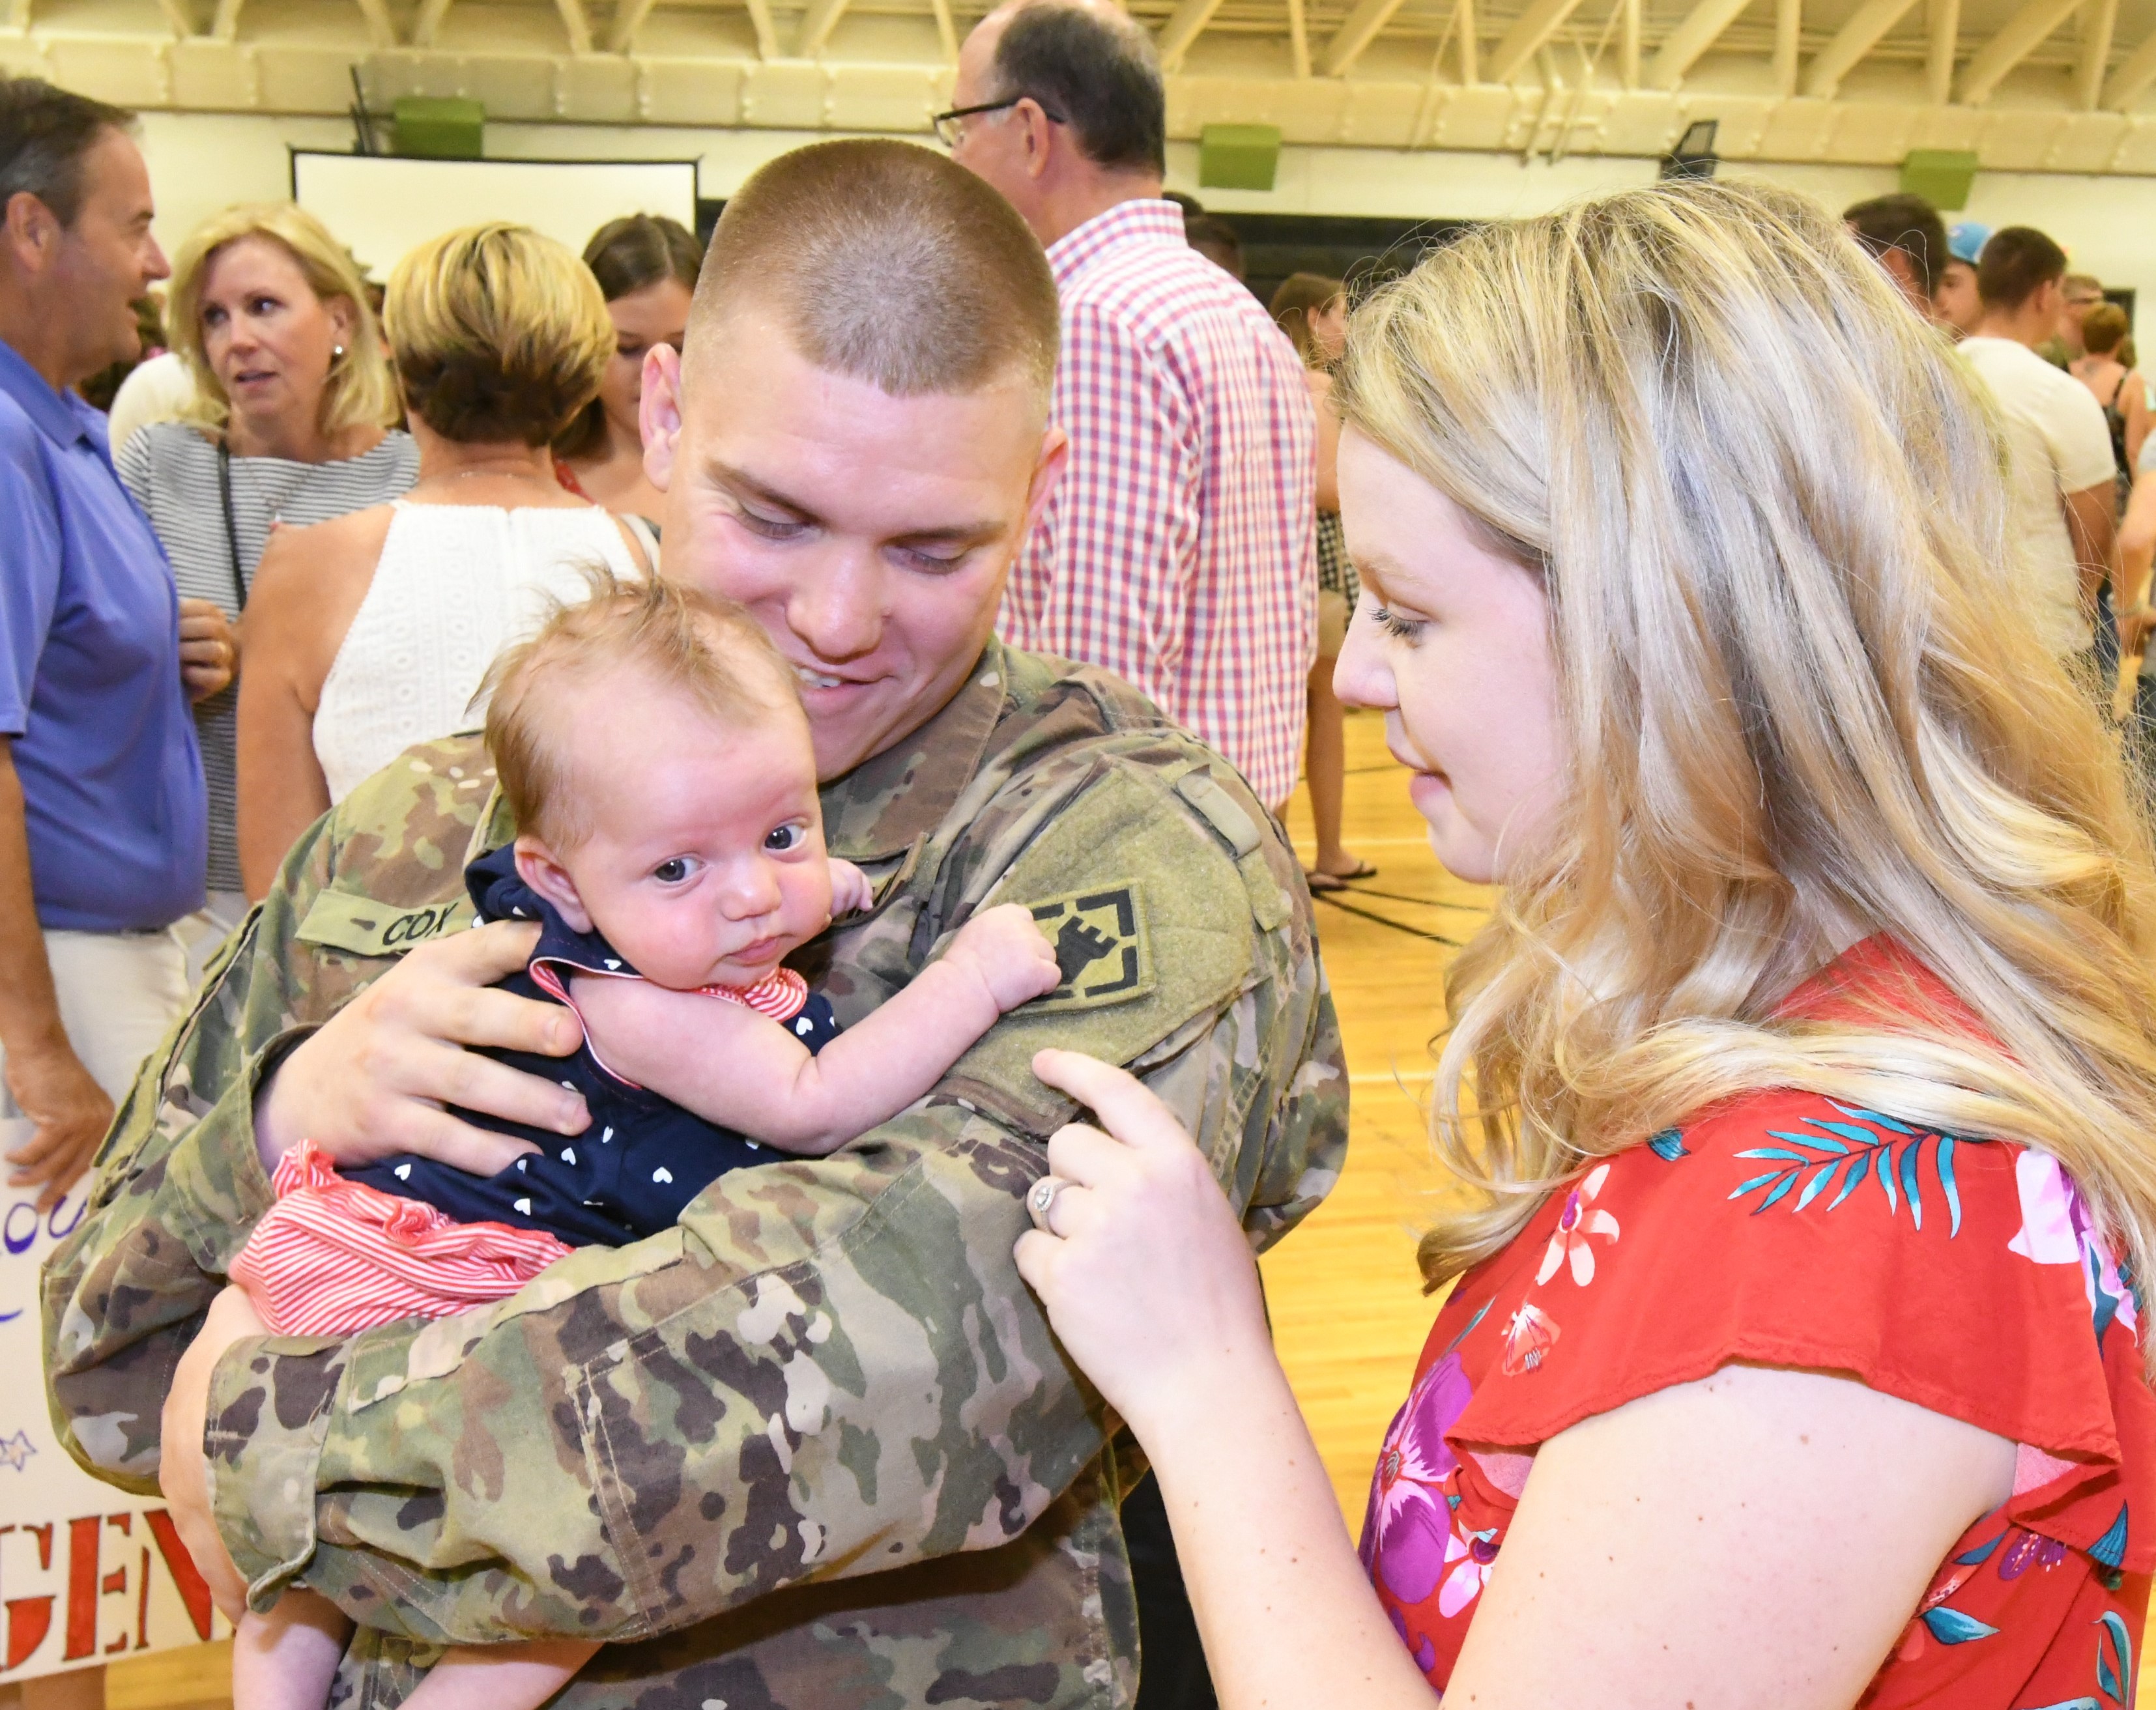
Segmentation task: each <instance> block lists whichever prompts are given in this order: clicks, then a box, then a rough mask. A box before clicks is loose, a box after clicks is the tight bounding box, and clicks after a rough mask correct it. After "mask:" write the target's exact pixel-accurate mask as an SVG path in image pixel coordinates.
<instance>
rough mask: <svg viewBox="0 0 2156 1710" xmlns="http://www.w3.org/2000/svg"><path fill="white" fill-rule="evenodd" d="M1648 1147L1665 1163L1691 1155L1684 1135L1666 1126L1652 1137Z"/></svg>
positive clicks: (1672, 1162)
mask: <svg viewBox="0 0 2156 1710" xmlns="http://www.w3.org/2000/svg"><path fill="white" fill-rule="evenodd" d="M1647 1149H1648V1150H1649V1151H1650V1152H1652V1153H1653V1154H1654V1155H1655V1156H1656V1157H1657V1158H1659V1159H1661V1160H1662V1162H1663V1163H1665V1164H1674V1163H1676V1161H1677V1160H1678V1159H1680V1158H1689V1157H1691V1151H1690V1150H1689V1149H1687V1148H1686V1145H1685V1143H1684V1135H1683V1134H1681V1133H1679V1132H1678V1131H1677V1130H1676V1129H1673V1128H1666V1129H1663V1130H1662V1131H1661V1133H1660V1134H1656V1135H1655V1136H1654V1137H1653V1138H1652V1139H1650V1140H1649V1141H1648V1142H1647Z"/></svg>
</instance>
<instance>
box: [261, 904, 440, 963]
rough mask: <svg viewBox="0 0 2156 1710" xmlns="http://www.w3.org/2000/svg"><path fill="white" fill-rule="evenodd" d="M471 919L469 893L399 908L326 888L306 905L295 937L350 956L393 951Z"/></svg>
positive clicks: (396, 952)
mask: <svg viewBox="0 0 2156 1710" xmlns="http://www.w3.org/2000/svg"><path fill="white" fill-rule="evenodd" d="M470 924H472V905H471V899H470V898H469V897H457V898H454V899H451V900H450V901H449V902H445V903H438V904H434V906H433V907H431V908H424V909H402V908H398V907H397V906H396V905H394V904H384V903H377V902H376V901H374V900H373V899H372V898H371V897H362V896H359V895H357V894H355V893H352V892H351V891H324V892H322V893H321V894H319V895H318V896H316V899H315V900H314V901H313V902H312V903H311V904H308V905H307V914H306V918H305V919H304V920H302V921H300V926H299V930H298V931H297V932H295V934H293V936H294V937H295V938H298V939H301V940H302V941H303V942H305V943H307V944H318V945H326V946H328V947H329V948H330V949H331V950H349V951H350V952H352V955H359V956H396V955H403V953H404V952H405V951H406V950H410V949H411V948H412V947H413V945H421V944H425V943H426V942H427V941H428V940H429V939H435V938H440V937H442V936H443V935H444V934H447V933H451V932H458V931H461V930H462V929H464V928H465V927H467V926H470Z"/></svg>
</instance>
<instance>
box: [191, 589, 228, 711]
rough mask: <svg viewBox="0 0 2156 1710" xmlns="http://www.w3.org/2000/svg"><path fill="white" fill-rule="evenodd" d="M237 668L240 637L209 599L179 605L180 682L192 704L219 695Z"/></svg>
mask: <svg viewBox="0 0 2156 1710" xmlns="http://www.w3.org/2000/svg"><path fill="white" fill-rule="evenodd" d="M238 670H239V632H237V631H236V630H234V628H233V627H232V624H231V622H230V620H229V619H228V618H227V617H225V615H224V613H223V612H222V611H220V610H219V609H218V607H216V606H215V605H214V604H213V602H210V601H208V600H182V601H181V602H180V680H181V681H182V683H186V684H187V699H189V700H191V701H203V700H208V699H209V698H210V697H211V696H212V695H213V694H218V693H220V692H221V691H222V690H223V689H225V688H226V687H227V685H228V684H229V683H231V681H232V678H233V675H234V673H235V672H237V671H238Z"/></svg>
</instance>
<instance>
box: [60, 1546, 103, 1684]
mask: <svg viewBox="0 0 2156 1710" xmlns="http://www.w3.org/2000/svg"><path fill="white" fill-rule="evenodd" d="M104 1530H105V1516H104V1515H102V1514H92V1515H90V1516H89V1517H88V1518H85V1519H81V1520H70V1521H69V1522H68V1590H67V1648H66V1650H64V1651H62V1652H61V1653H60V1660H61V1661H63V1662H76V1661H80V1660H81V1659H82V1658H84V1657H85V1656H95V1655H96V1654H97V1540H98V1538H99V1537H100V1534H102V1533H103V1532H104Z"/></svg>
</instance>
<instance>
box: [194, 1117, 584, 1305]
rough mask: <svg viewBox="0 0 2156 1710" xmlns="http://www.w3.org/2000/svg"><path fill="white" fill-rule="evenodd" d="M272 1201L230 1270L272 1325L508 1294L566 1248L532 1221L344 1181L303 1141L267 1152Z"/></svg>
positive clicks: (325, 1158)
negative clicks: (493, 1217)
mask: <svg viewBox="0 0 2156 1710" xmlns="http://www.w3.org/2000/svg"><path fill="white" fill-rule="evenodd" d="M271 1185H273V1186H274V1187H275V1189H276V1190H277V1203H276V1204H275V1205H274V1206H271V1207H270V1208H269V1211H266V1212H264V1214H263V1217H262V1221H260V1222H259V1223H257V1224H256V1225H255V1226H254V1233H253V1234H252V1235H250V1236H248V1238H247V1245H246V1246H244V1247H242V1248H241V1249H240V1250H239V1257H238V1258H236V1259H234V1261H233V1264H232V1281H234V1282H236V1283H238V1284H239V1286H240V1287H241V1288H244V1289H246V1291H247V1292H248V1293H249V1295H250V1296H252V1297H253V1298H254V1304H255V1307H256V1308H257V1309H258V1310H259V1312H260V1313H261V1314H262V1316H263V1318H264V1321H265V1322H266V1323H268V1324H269V1328H270V1329H272V1330H273V1331H275V1333H276V1334H279V1335H280V1336H350V1335H353V1334H357V1333H358V1332H359V1331H361V1330H371V1329H373V1328H374V1327H375V1326H376V1325H377V1324H387V1323H395V1322H396V1321H397V1320H398V1319H399V1318H447V1317H449V1315H450V1314H451V1313H461V1312H470V1311H471V1310H472V1309H473V1308H475V1307H480V1306H485V1305H486V1304H488V1303H490V1302H493V1301H496V1300H501V1299H504V1298H506V1297H508V1296H510V1295H511V1294H514V1293H516V1291H517V1290H518V1289H520V1288H522V1287H523V1286H524V1285H525V1284H526V1282H530V1281H531V1279H532V1278H533V1277H536V1276H537V1275H538V1274H539V1273H540V1272H542V1271H543V1270H545V1269H546V1268H547V1266H549V1265H551V1264H552V1263H553V1262H555V1260H557V1259H562V1258H567V1257H568V1256H569V1254H570V1253H571V1252H573V1251H574V1249H573V1248H572V1247H567V1246H565V1245H564V1244H563V1243H562V1242H559V1241H557V1240H556V1239H555V1238H554V1237H553V1236H551V1235H549V1234H547V1232H546V1231H544V1230H540V1229H512V1228H511V1227H510V1226H509V1225H507V1224H506V1223H459V1222H457V1221H454V1219H452V1218H451V1217H449V1216H448V1215H447V1214H446V1213H444V1212H443V1211H439V1210H437V1209H436V1208H435V1207H434V1206H430V1205H428V1204H427V1203H426V1202H425V1201H421V1200H407V1199H400V1198H399V1197H398V1196H397V1195H394V1194H385V1193H382V1192H381V1191H379V1190H377V1189H375V1188H371V1187H369V1186H367V1185H366V1184H365V1183H364V1182H357V1181H347V1180H345V1179H344V1178H343V1177H342V1176H341V1175H338V1174H337V1170H336V1165H334V1164H332V1163H331V1161H330V1160H329V1157H328V1155H326V1154H325V1153H324V1152H323V1151H322V1150H321V1148H320V1147H318V1146H316V1144H315V1143H314V1142H313V1141H312V1140H302V1141H301V1142H300V1144H298V1145H297V1146H295V1147H294V1148H293V1149H291V1150H290V1151H289V1152H287V1153H285V1155H284V1156H283V1157H282V1158H280V1159H279V1160H277V1172H276V1174H275V1176H274V1177H272V1178H271Z"/></svg>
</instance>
